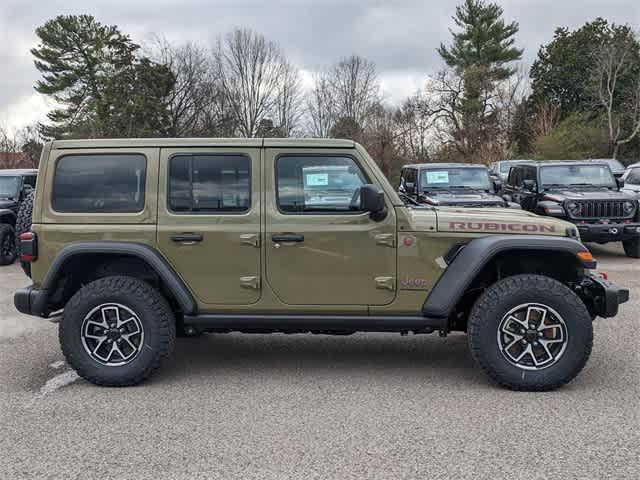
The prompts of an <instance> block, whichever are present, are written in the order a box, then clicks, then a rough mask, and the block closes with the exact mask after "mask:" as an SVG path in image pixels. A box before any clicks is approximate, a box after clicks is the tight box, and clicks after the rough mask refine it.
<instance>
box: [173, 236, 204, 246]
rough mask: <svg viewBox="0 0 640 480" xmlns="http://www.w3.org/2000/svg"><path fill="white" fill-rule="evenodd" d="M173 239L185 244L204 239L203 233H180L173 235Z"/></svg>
mask: <svg viewBox="0 0 640 480" xmlns="http://www.w3.org/2000/svg"><path fill="white" fill-rule="evenodd" d="M171 240H173V241H174V242H176V243H182V244H183V245H193V244H194V243H198V242H201V241H202V235H201V234H199V233H180V234H178V235H171Z"/></svg>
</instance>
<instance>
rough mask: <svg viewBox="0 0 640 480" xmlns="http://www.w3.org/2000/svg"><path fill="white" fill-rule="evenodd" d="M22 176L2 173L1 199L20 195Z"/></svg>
mask: <svg viewBox="0 0 640 480" xmlns="http://www.w3.org/2000/svg"><path fill="white" fill-rule="evenodd" d="M19 187H20V177H14V176H2V175H0V199H13V198H15V197H16V195H18V188H19Z"/></svg>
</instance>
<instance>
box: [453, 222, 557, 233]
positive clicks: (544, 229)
mask: <svg viewBox="0 0 640 480" xmlns="http://www.w3.org/2000/svg"><path fill="white" fill-rule="evenodd" d="M449 228H450V229H451V230H456V231H464V232H478V231H486V232H528V233H534V232H539V233H554V232H555V231H556V227H555V226H553V225H539V224H535V223H525V224H522V223H495V222H487V223H484V222H449Z"/></svg>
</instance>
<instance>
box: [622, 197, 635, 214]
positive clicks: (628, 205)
mask: <svg viewBox="0 0 640 480" xmlns="http://www.w3.org/2000/svg"><path fill="white" fill-rule="evenodd" d="M622 208H623V209H624V213H625V215H631V214H632V213H633V212H634V211H635V209H636V204H635V203H633V202H632V201H630V200H627V201H626V202H624V203H623V204H622Z"/></svg>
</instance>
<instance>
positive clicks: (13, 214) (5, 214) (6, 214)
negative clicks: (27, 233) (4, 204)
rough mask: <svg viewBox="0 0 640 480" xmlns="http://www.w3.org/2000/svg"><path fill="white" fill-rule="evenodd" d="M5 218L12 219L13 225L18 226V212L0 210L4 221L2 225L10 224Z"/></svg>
mask: <svg viewBox="0 0 640 480" xmlns="http://www.w3.org/2000/svg"><path fill="white" fill-rule="evenodd" d="M5 218H10V219H11V220H12V223H13V225H15V224H16V212H14V211H13V210H9V209H8V208H2V209H0V219H2V220H1V221H0V223H9V222H6V221H5V220H4V219H5Z"/></svg>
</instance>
